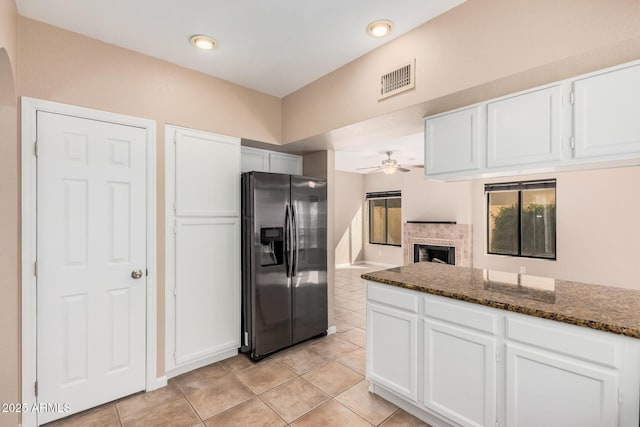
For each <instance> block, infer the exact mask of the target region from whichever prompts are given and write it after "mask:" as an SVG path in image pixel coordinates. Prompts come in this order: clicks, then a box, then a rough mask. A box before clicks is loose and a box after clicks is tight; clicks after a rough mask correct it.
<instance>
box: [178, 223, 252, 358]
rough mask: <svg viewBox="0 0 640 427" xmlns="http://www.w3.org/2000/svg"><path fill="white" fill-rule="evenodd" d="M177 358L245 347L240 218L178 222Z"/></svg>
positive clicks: (209, 354)
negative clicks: (241, 336) (242, 333)
mask: <svg viewBox="0 0 640 427" xmlns="http://www.w3.org/2000/svg"><path fill="white" fill-rule="evenodd" d="M176 223H177V225H176V273H175V274H176V293H175V302H176V305H175V307H176V308H175V310H176V311H175V319H176V322H175V343H176V346H175V362H176V364H178V365H180V364H183V363H187V362H191V361H196V360H198V359H202V358H204V357H207V356H211V355H215V354H216V353H219V352H222V351H225V350H233V349H235V348H237V347H238V346H239V345H240V312H239V309H240V275H239V274H240V268H239V267H240V260H239V254H240V248H239V242H240V222H239V220H238V219H237V218H209V219H178V220H177V221H176Z"/></svg>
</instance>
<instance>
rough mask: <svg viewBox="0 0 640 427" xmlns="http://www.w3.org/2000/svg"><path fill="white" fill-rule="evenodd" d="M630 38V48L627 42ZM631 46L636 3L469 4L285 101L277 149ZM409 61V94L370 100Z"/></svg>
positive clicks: (568, 69)
mask: <svg viewBox="0 0 640 427" xmlns="http://www.w3.org/2000/svg"><path fill="white" fill-rule="evenodd" d="M631 39H633V41H634V43H629V41H630V40H631ZM639 41H640V2H638V1H636V0H616V1H615V2H610V1H602V0H540V1H529V0H513V1H502V0H467V2H465V3H464V4H462V5H461V6H459V7H457V8H455V9H453V10H451V11H450V12H448V13H445V14H443V15H441V16H439V17H437V18H435V19H434V20H432V21H430V22H427V23H426V24H423V25H422V26H420V27H417V28H416V29H414V30H413V31H411V32H409V33H407V34H405V35H403V36H401V37H398V38H397V39H395V40H393V41H391V42H389V43H388V44H386V45H384V46H381V47H380V48H378V49H376V50H374V51H372V52H370V53H368V54H366V55H364V56H362V57H360V58H358V59H356V60H355V61H353V62H351V63H349V64H347V65H346V66H344V67H342V68H339V69H338V70H336V71H334V72H332V73H330V74H328V75H327V76H325V77H322V78H321V79H319V80H317V81H315V82H313V83H311V84H309V85H307V86H305V87H304V88H302V89H300V90H298V91H297V92H294V93H293V94H290V95H288V96H286V97H285V98H284V99H283V117H284V119H285V120H284V121H283V129H282V133H283V141H284V142H285V143H287V142H292V141H297V140H300V139H303V138H307V137H311V136H314V135H317V134H321V133H323V132H327V131H330V130H333V129H336V128H339V127H342V126H345V125H349V124H352V123H357V122H360V121H363V120H365V119H369V118H372V117H376V116H380V115H382V114H385V113H390V112H393V111H397V110H400V109H402V108H406V107H410V106H413V105H416V104H419V103H424V102H427V101H430V100H434V99H437V98H439V97H442V96H445V95H449V94H452V93H455V92H458V91H462V90H465V89H468V88H472V87H475V86H478V85H482V84H485V83H488V82H493V81H495V80H497V79H501V78H503V77H507V76H511V75H514V74H517V73H521V72H524V71H527V70H531V69H533V68H536V67H541V66H545V65H548V64H554V63H556V62H558V61H564V62H562V63H560V64H558V65H557V66H555V64H554V66H553V67H552V69H551V70H547V75H546V76H545V78H546V79H547V81H548V82H551V81H555V80H559V79H561V78H562V77H565V76H567V75H571V74H574V75H576V74H580V73H584V72H587V71H590V70H593V69H597V68H603V67H605V66H607V65H614V64H617V63H621V62H625V61H629V60H631V59H633V58H638V57H640V43H639ZM591 51H598V52H599V54H598V56H597V57H595V58H594V57H589V56H588V55H587V56H586V57H580V55H582V54H585V53H588V52H591ZM414 57H415V58H416V88H415V90H411V91H408V92H405V93H403V94H400V95H396V96H394V97H391V98H388V99H386V100H384V101H380V102H378V101H377V99H376V94H377V82H378V80H379V79H378V76H379V75H381V74H383V73H385V72H387V71H390V67H391V68H392V69H393V68H394V67H395V66H397V65H401V64H402V63H403V62H405V61H407V60H409V59H410V58H414ZM567 58H574V59H572V60H569V61H565V60H566V59H567ZM539 74H540V73H536V75H535V76H529V78H530V79H531V80H532V81H535V83H534V85H539V84H542V83H544V81H539V80H537V79H539ZM511 84H512V85H513V82H511ZM490 96H497V95H496V94H495V93H492V94H491V95H490ZM425 112H426V111H423V113H425Z"/></svg>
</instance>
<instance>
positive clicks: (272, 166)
mask: <svg viewBox="0 0 640 427" xmlns="http://www.w3.org/2000/svg"><path fill="white" fill-rule="evenodd" d="M241 153H242V154H241V167H240V169H241V172H242V173H244V172H251V171H255V172H273V173H286V174H290V175H302V157H301V156H296V155H294V154H287V153H279V152H276V151H270V150H262V149H260V148H251V147H242V150H241Z"/></svg>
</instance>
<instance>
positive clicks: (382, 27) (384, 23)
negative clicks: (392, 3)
mask: <svg viewBox="0 0 640 427" xmlns="http://www.w3.org/2000/svg"><path fill="white" fill-rule="evenodd" d="M392 29H393V23H392V22H391V21H389V20H387V19H380V20H378V21H373V22H372V23H371V24H369V25H368V26H367V33H368V34H369V35H370V36H371V37H384V36H386V35H387V34H389V33H390V32H391V30H392Z"/></svg>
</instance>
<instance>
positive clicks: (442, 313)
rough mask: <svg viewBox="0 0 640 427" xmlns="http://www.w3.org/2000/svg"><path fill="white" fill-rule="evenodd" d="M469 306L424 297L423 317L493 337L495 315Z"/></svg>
mask: <svg viewBox="0 0 640 427" xmlns="http://www.w3.org/2000/svg"><path fill="white" fill-rule="evenodd" d="M470 306H472V304H469V303H465V302H462V303H459V302H457V301H453V300H450V299H444V298H443V299H442V300H440V298H439V297H426V298H424V315H425V316H428V317H433V318H434V319H438V320H446V321H447V322H450V323H455V324H457V325H461V326H466V327H468V328H472V329H476V330H478V331H482V332H487V333H489V334H492V335H495V334H496V333H497V331H498V317H497V315H496V314H494V313H490V312H489V311H485V310H482V309H476V308H472V307H470Z"/></svg>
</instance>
